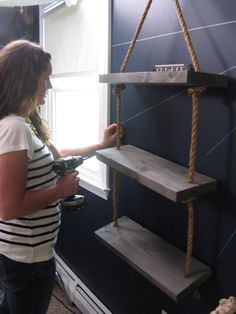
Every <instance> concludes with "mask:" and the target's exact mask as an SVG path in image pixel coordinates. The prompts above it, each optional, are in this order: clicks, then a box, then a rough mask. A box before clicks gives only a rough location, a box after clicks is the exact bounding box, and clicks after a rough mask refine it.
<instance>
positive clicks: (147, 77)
mask: <svg viewBox="0 0 236 314" xmlns="http://www.w3.org/2000/svg"><path fill="white" fill-rule="evenodd" d="M173 1H174V7H175V10H176V15H177V17H178V21H179V24H180V26H181V29H182V32H183V36H184V40H185V42H186V45H187V49H188V52H189V55H190V58H191V62H192V66H193V70H190V71H179V72H178V71H173V72H172V71H166V72H158V71H152V72H136V73H124V72H125V70H126V67H127V65H128V62H129V59H130V57H131V54H132V52H133V50H134V47H135V43H136V41H137V38H138V36H139V34H140V31H141V29H142V27H143V24H144V21H145V19H146V16H147V14H148V11H149V9H150V7H151V4H152V0H149V1H148V2H147V5H146V7H145V9H144V12H143V14H142V17H141V19H140V21H139V23H138V26H137V28H136V31H135V34H134V36H133V39H132V41H131V43H130V45H129V48H128V50H127V52H126V55H125V58H124V61H123V63H122V65H121V67H120V73H112V74H105V75H100V82H102V83H110V84H114V83H116V84H117V85H116V87H115V88H114V90H113V94H114V95H115V96H116V108H117V112H116V123H117V124H118V130H119V132H118V135H117V140H116V150H117V153H116V154H115V152H114V148H113V149H105V150H101V151H98V152H97V158H98V159H99V160H101V161H103V162H105V163H107V164H108V165H110V166H111V167H113V168H114V173H113V227H119V210H118V190H119V172H122V173H124V174H126V175H129V176H131V177H132V176H133V177H134V178H135V180H137V181H138V182H140V183H142V184H144V185H146V186H148V187H149V188H151V189H153V190H155V191H157V192H158V193H160V194H162V195H164V196H165V197H167V198H169V199H172V200H173V201H176V202H177V201H181V202H183V203H184V204H186V206H187V209H188V230H187V252H186V257H185V265H184V275H185V277H186V278H189V277H191V275H193V274H192V272H191V264H192V260H193V258H192V250H193V225H194V209H193V200H194V199H195V198H196V197H197V196H199V195H202V194H205V193H209V192H210V191H213V190H215V189H216V181H215V180H213V179H211V178H208V177H206V176H203V175H200V174H198V173H196V172H195V165H196V153H197V131H198V106H199V104H198V103H199V97H200V96H201V95H202V94H203V93H204V92H205V91H206V88H207V86H219V87H226V86H227V77H226V76H222V75H215V74H208V73H202V72H200V65H199V62H198V60H197V56H196V53H195V50H194V48H193V45H192V41H191V38H190V35H189V32H188V29H187V26H186V23H185V20H184V17H183V14H182V11H181V8H180V5H179V1H178V0H173ZM127 83H128V84H129V83H134V84H163V85H166V84H175V85H185V86H187V87H188V90H187V93H188V95H189V96H190V97H191V100H192V128H191V141H190V150H189V163H188V165H189V166H188V168H183V167H181V166H179V165H173V163H171V162H169V161H163V160H162V158H159V157H157V156H152V155H151V154H149V153H147V152H143V151H142V150H140V149H137V148H134V147H133V146H131V145H127V146H123V147H122V146H121V130H122V128H121V112H122V92H123V91H124V89H125V84H127ZM119 151H120V152H119ZM126 153H127V154H126ZM133 154H135V156H139V157H134V155H133ZM115 155H116V156H115ZM144 155H145V157H146V158H148V160H149V163H150V161H151V166H150V169H149V168H148V166H147V167H146V173H144V171H143V167H140V171H139V166H138V165H139V164H140V163H142V162H143V160H144ZM134 161H136V162H137V164H136V166H135V165H134V166H132V162H134ZM152 162H153V163H152ZM159 164H160V166H158V165H159ZM163 165H165V166H166V167H168V169H171V171H172V172H173V173H174V176H177V177H178V178H179V187H178V188H177V189H176V190H174V189H175V188H173V187H172V186H171V185H172V181H173V176H171V177H170V178H168V177H166V176H167V174H166V173H165V172H163V175H162V174H160V173H161V172H162V170H163V169H164V168H165V166H163ZM128 168H129V171H127V169H128ZM141 168H142V169H141ZM155 171H157V172H158V177H160V176H161V178H162V180H160V181H161V182H162V183H161V184H162V185H163V186H161V187H160V185H161V184H160V182H157V183H155V180H156V178H154V177H155V174H153V175H152V174H151V173H153V172H155ZM156 177H157V176H156ZM149 181H150V182H149ZM157 181H158V180H157ZM163 181H164V183H163ZM184 181H185V182H184ZM175 183H176V182H175ZM122 221H123V220H122ZM130 227H131V226H130ZM103 231H104V230H103ZM103 231H101V232H99V231H98V233H97V234H98V235H99V236H101V233H102V232H103ZM101 237H103V235H102V236H101ZM103 240H104V239H103ZM124 255H125V253H124ZM126 258H127V257H126ZM131 263H132V261H131ZM194 263H195V261H194ZM135 267H136V268H137V267H138V266H137V265H136V266H135ZM209 273H210V272H209V269H207V271H206V274H207V276H206V277H208V276H209ZM145 274H146V276H149V275H147V273H145ZM157 285H158V284H157ZM182 288H183V287H182ZM182 288H181V289H182ZM181 289H180V290H181ZM166 292H167V291H166ZM167 293H169V291H168V292H167ZM171 293H172V292H171ZM179 293H180V292H179ZM174 298H177V297H176V295H175V297H174Z"/></svg>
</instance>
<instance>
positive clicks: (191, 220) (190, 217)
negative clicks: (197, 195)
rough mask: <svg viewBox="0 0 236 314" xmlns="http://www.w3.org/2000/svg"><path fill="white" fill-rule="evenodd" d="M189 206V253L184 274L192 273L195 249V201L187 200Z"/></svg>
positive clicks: (187, 275)
mask: <svg viewBox="0 0 236 314" xmlns="http://www.w3.org/2000/svg"><path fill="white" fill-rule="evenodd" d="M187 207H188V234H187V253H186V258H185V266H184V275H185V277H189V276H190V275H191V262H192V251H193V203H192V200H188V201H187Z"/></svg>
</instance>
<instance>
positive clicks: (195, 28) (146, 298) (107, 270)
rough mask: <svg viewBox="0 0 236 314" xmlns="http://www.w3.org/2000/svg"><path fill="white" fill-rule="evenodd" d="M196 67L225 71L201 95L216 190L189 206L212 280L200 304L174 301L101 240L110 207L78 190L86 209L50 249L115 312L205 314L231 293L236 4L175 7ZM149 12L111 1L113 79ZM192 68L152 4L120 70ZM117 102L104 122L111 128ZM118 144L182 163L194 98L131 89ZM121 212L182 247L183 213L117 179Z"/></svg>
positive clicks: (168, 15) (203, 156)
mask: <svg viewBox="0 0 236 314" xmlns="http://www.w3.org/2000/svg"><path fill="white" fill-rule="evenodd" d="M180 4H181V6H182V10H183V14H184V16H185V19H186V23H187V25H188V28H189V30H190V35H191V38H192V42H193V45H194V48H195V50H196V54H197V56H198V60H199V63H200V66H201V70H202V71H205V72H213V73H217V74H219V73H224V74H225V75H228V76H229V77H230V78H231V80H230V84H229V87H228V88H227V89H223V90H221V89H213V88H211V89H208V91H207V92H206V93H205V94H204V95H202V96H201V98H200V108H199V110H200V116H199V131H198V151H197V164H196V168H197V171H198V172H202V173H204V174H206V175H208V176H210V177H212V178H215V179H216V180H217V181H218V190H217V192H215V193H212V194H210V195H207V196H204V197H201V198H199V199H198V200H196V201H195V202H194V208H195V225H194V247H193V255H194V256H195V257H196V258H197V259H199V260H201V261H203V262H204V263H206V264H208V265H210V266H211V267H212V270H213V276H212V278H211V279H210V280H209V281H208V282H206V283H205V284H204V285H202V287H201V288H200V293H201V299H200V300H198V301H196V300H194V299H193V298H192V296H189V297H188V298H186V299H185V300H183V301H182V302H181V303H175V302H174V301H172V300H171V299H169V298H168V297H167V296H166V295H164V294H163V293H162V292H161V291H159V290H158V289H157V288H156V287H154V286H153V285H152V284H151V283H149V282H148V281H147V280H146V279H144V278H143V277H142V276H141V275H140V274H139V273H137V272H136V271H135V270H134V269H132V268H131V267H130V266H128V265H127V264H126V263H125V262H124V261H123V260H121V259H120V258H119V257H118V256H116V255H115V254H113V252H112V251H111V250H110V249H109V248H107V247H105V246H104V245H103V244H102V243H100V242H99V241H98V240H97V239H96V238H95V236H94V231H95V230H97V229H99V228H100V227H103V226H104V225H106V224H108V223H109V222H110V221H111V217H112V205H111V200H108V201H105V200H102V199H100V198H98V197H96V196H94V195H92V194H91V193H88V192H87V191H85V190H82V189H81V190H82V192H83V193H84V194H85V195H86V196H87V198H88V200H89V207H88V209H86V210H84V211H81V212H79V213H70V214H69V213H64V214H63V224H62V228H61V232H60V236H59V241H58V245H57V251H58V253H59V254H60V256H61V257H62V258H63V259H64V260H65V261H66V262H67V263H68V264H69V265H70V266H71V268H72V269H73V271H75V272H76V273H77V275H78V276H79V277H80V278H81V279H82V280H83V281H84V282H85V283H86V284H87V285H88V287H89V288H90V289H91V290H92V291H93V292H94V293H95V294H96V295H97V296H98V297H99V298H100V299H101V301H102V302H104V304H105V305H106V306H107V307H108V308H110V310H111V311H112V312H113V313H115V314H154V313H155V314H158V313H161V309H162V308H163V309H165V310H166V311H167V312H168V313H169V314H190V313H191V314H194V313H196V314H207V313H209V312H210V310H212V309H214V308H215V306H216V305H217V303H218V300H219V299H220V298H222V297H226V298H228V297H229V296H231V295H234V296H236V266H235V265H236V252H235V248H236V163H235V162H234V159H235V153H236V151H235V150H236V133H235V131H236V112H235V96H236V84H235V82H234V78H236V43H235V42H236V41H235V34H236V3H235V0H225V1H222V0H204V1H203V0H200V1H199V0H192V1H187V0H182V1H180ZM145 5H146V1H145V0H139V1H137V0H129V1H127V0H114V1H113V14H112V72H118V71H119V68H120V65H121V64H122V62H123V59H124V55H125V53H126V51H127V48H128V45H129V43H130V41H131V39H132V36H133V34H134V31H135V28H136V26H137V23H138V21H139V19H140V16H141V14H142V12H143V9H144V7H145ZM168 63H190V58H189V55H188V51H187V48H186V46H185V42H184V39H183V35H182V33H181V31H180V26H179V23H178V21H177V18H176V14H175V10H174V5H173V1H172V0H158V1H155V0H154V1H153V4H152V7H151V9H150V12H149V14H148V16H147V19H146V21H145V24H144V26H143V29H142V32H141V34H140V36H139V40H138V42H137V44H136V47H135V50H134V52H133V54H132V56H131V59H130V61H129V64H128V67H127V71H149V70H151V69H152V66H153V65H154V64H168ZM115 112H116V108H115V100H114V99H113V100H112V105H111V120H112V121H115V119H116V117H115ZM122 125H123V127H124V128H125V136H124V139H123V141H122V143H123V144H132V145H135V146H137V147H140V148H142V149H145V150H147V151H150V152H152V153H155V154H158V155H160V156H162V157H165V158H167V159H169V160H172V161H174V162H176V163H179V164H181V165H185V166H186V165H187V163H188V152H189V143H190V130H191V99H190V97H189V96H187V93H186V89H185V88H182V87H160V86H132V85H127V86H126V89H125V91H124V93H123V109H122ZM119 207H120V211H121V213H120V214H121V215H122V214H125V215H127V216H128V217H130V218H132V219H133V220H135V221H137V222H138V223H140V224H141V225H143V226H144V227H146V228H148V229H150V230H152V231H153V232H155V233H156V234H158V235H160V236H162V237H163V238H164V239H166V240H168V241H169V242H171V243H173V244H174V245H176V246H177V247H179V248H182V249H185V246H186V230H187V210H186V207H185V205H182V204H175V203H172V202H171V201H169V200H167V199H165V198H163V197H162V196H160V195H158V194H157V193H154V192H153V191H151V190H149V189H147V188H146V187H144V186H141V185H140V184H138V183H136V182H134V181H133V180H131V179H129V178H127V177H125V176H121V186H120V193H119Z"/></svg>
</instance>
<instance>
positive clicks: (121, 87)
mask: <svg viewBox="0 0 236 314" xmlns="http://www.w3.org/2000/svg"><path fill="white" fill-rule="evenodd" d="M151 4H152V0H149V1H148V2H147V5H146V7H145V9H144V12H143V14H142V16H141V19H140V21H139V24H138V26H137V28H136V31H135V33H134V36H133V39H132V41H131V43H130V45H129V48H128V50H127V52H126V55H125V58H124V61H123V63H122V65H121V67H120V73H123V72H124V71H125V69H126V66H127V64H128V62H129V58H130V56H131V54H132V52H133V49H134V47H135V44H136V41H137V38H138V36H139V33H140V31H141V29H142V26H143V23H144V21H145V19H146V16H147V13H148V11H149V9H150V6H151ZM124 89H125V86H124V85H123V84H118V85H117V86H116V88H115V89H114V90H113V94H114V95H115V96H116V123H117V126H118V132H117V137H116V148H117V149H120V138H121V134H122V128H121V110H122V96H121V93H122V91H123V90H124ZM113 175H114V178H113V195H112V198H113V226H114V227H117V226H118V216H119V214H118V211H119V209H118V181H119V178H118V172H117V171H116V170H114V174H113Z"/></svg>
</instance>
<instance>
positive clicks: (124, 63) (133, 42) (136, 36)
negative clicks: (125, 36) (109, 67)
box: [120, 0, 152, 72]
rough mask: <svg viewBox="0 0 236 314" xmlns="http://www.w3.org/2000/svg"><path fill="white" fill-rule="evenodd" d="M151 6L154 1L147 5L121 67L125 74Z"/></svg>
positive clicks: (150, 0)
mask: <svg viewBox="0 0 236 314" xmlns="http://www.w3.org/2000/svg"><path fill="white" fill-rule="evenodd" d="M151 4H152V0H149V1H148V3H147V5H146V7H145V9H144V12H143V14H142V17H141V19H140V21H139V24H138V26H137V28H136V31H135V33H134V37H133V39H132V41H131V44H130V46H129V48H128V50H127V52H126V56H125V58H124V61H123V63H122V65H121V67H120V72H124V71H125V69H126V66H127V64H128V61H129V58H130V56H131V53H132V51H133V49H134V46H135V43H136V40H137V38H138V36H139V33H140V31H141V29H142V27H143V23H144V21H145V18H146V16H147V14H148V11H149V9H150V6H151Z"/></svg>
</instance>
